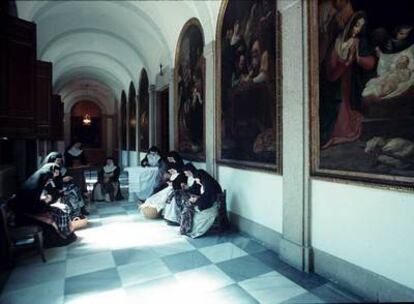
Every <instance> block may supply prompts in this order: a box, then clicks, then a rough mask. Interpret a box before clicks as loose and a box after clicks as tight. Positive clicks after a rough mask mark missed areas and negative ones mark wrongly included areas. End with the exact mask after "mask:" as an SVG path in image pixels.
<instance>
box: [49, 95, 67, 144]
mask: <svg viewBox="0 0 414 304" xmlns="http://www.w3.org/2000/svg"><path fill="white" fill-rule="evenodd" d="M51 112H52V127H51V139H52V140H63V115H64V114H63V102H62V99H61V97H60V95H53V99H52V111H51Z"/></svg>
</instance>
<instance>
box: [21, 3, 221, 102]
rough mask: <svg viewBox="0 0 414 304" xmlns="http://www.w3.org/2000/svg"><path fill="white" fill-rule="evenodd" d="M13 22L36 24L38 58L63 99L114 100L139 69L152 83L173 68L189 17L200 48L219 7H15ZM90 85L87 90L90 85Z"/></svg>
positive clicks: (212, 28)
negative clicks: (198, 29) (195, 23)
mask: <svg viewBox="0 0 414 304" xmlns="http://www.w3.org/2000/svg"><path fill="white" fill-rule="evenodd" d="M16 3H17V12H18V16H19V18H22V19H26V20H29V21H33V22H35V23H36V24H37V37H38V38H37V39H38V41H37V52H38V55H37V56H38V58H39V59H40V60H44V61H51V62H53V83H54V90H55V92H57V93H64V94H65V96H82V97H83V98H85V97H87V96H90V97H91V98H102V96H108V92H110V93H109V94H110V95H112V97H111V98H112V99H113V100H114V99H119V96H120V94H121V91H122V90H125V91H126V92H127V88H128V87H129V83H130V82H131V81H132V82H133V83H134V85H135V87H138V81H139V75H140V72H141V69H142V68H145V69H146V70H147V72H148V77H149V80H150V83H154V81H155V76H156V73H157V72H158V71H159V65H160V64H162V65H163V66H164V67H165V66H169V67H173V65H174V54H175V48H176V45H177V40H178V37H179V34H180V31H181V29H182V27H183V25H184V24H185V23H186V22H187V21H188V20H189V19H190V18H193V17H196V18H198V19H199V20H200V23H201V24H202V26H203V31H204V37H205V42H206V43H208V42H210V41H212V40H214V39H215V31H216V20H217V15H218V11H219V7H220V1H16ZM91 84H92V85H91Z"/></svg>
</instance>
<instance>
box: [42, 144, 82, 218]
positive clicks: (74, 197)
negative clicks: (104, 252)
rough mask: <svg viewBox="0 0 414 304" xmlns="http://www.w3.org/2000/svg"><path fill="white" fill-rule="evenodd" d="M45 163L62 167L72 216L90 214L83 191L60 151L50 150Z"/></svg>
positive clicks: (64, 187)
mask: <svg viewBox="0 0 414 304" xmlns="http://www.w3.org/2000/svg"><path fill="white" fill-rule="evenodd" d="M43 163H44V164H45V165H46V164H54V165H56V166H59V167H60V176H61V179H62V182H63V190H64V193H65V201H66V202H67V204H68V205H69V207H70V208H71V216H72V218H74V217H77V216H83V215H88V214H89V212H88V211H87V210H86V209H87V208H86V204H85V200H84V199H83V196H82V191H81V189H80V187H79V185H78V184H76V182H75V180H74V179H73V178H72V177H71V176H70V175H68V173H69V172H68V170H67V169H66V168H65V166H64V165H65V163H64V161H63V156H62V154H60V153H59V152H50V153H49V154H48V155H47V156H46V158H45V160H44V161H43Z"/></svg>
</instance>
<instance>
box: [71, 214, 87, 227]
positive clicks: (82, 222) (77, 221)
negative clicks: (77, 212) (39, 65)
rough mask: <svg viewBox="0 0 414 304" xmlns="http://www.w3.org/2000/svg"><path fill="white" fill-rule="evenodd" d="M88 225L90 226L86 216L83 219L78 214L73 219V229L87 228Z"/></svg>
mask: <svg viewBox="0 0 414 304" xmlns="http://www.w3.org/2000/svg"><path fill="white" fill-rule="evenodd" d="M86 226H88V219H87V218H86V217H85V218H83V219H82V218H80V217H78V216H77V217H75V218H74V219H73V220H72V227H73V230H79V229H82V228H85V227H86Z"/></svg>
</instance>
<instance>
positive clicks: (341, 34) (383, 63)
mask: <svg viewBox="0 0 414 304" xmlns="http://www.w3.org/2000/svg"><path fill="white" fill-rule="evenodd" d="M308 3H309V9H310V11H309V12H310V27H309V28H310V40H309V41H310V50H311V51H310V55H311V58H310V59H311V60H310V65H311V67H310V71H311V75H310V82H311V86H310V88H311V96H310V99H311V111H312V118H311V121H312V139H311V141H312V171H313V174H314V175H318V176H329V177H340V178H344V179H351V180H359V181H362V182H370V183H377V184H392V185H396V186H408V185H412V182H413V181H414V128H413V125H414V18H413V12H414V1H411V0H394V1H375V0H319V1H309V2H308Z"/></svg>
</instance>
